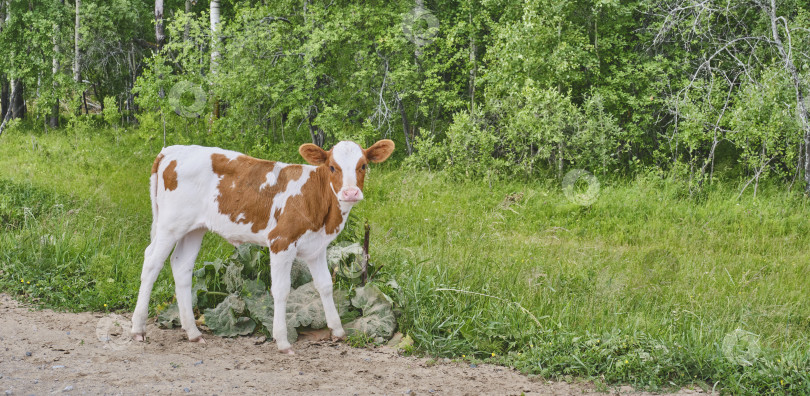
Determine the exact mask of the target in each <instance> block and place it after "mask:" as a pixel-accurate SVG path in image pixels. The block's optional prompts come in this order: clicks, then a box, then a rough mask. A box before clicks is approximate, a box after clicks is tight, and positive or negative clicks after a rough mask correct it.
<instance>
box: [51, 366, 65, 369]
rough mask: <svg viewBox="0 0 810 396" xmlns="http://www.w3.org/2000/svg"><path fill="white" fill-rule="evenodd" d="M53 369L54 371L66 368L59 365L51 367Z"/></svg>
mask: <svg viewBox="0 0 810 396" xmlns="http://www.w3.org/2000/svg"><path fill="white" fill-rule="evenodd" d="M51 368H52V369H60V368H65V366H62V365H58V366H51Z"/></svg>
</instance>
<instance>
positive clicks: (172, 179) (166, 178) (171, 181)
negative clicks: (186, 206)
mask: <svg viewBox="0 0 810 396" xmlns="http://www.w3.org/2000/svg"><path fill="white" fill-rule="evenodd" d="M175 168H177V160H173V161H172V162H169V165H168V166H167V167H166V169H164V170H163V185H164V186H165V187H166V189H167V190H169V191H174V189H176V188H177V171H176V170H175Z"/></svg>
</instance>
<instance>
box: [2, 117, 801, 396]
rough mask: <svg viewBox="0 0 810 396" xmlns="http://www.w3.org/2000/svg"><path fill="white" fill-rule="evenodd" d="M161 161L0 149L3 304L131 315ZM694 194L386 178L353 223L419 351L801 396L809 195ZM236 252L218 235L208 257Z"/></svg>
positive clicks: (606, 376)
mask: <svg viewBox="0 0 810 396" xmlns="http://www.w3.org/2000/svg"><path fill="white" fill-rule="evenodd" d="M32 142H34V144H33V145H32ZM159 146H160V144H159V143H157V142H155V141H150V140H143V139H141V138H139V137H137V136H134V135H131V134H130V135H126V134H121V136H119V137H118V138H112V137H111V136H110V134H103V133H102V134H99V135H96V136H93V137H89V136H86V135H79V134H71V133H67V134H55V135H32V134H29V133H24V132H11V133H8V134H7V135H4V136H3V137H2V139H0V180H2V181H0V218H2V219H3V222H4V224H3V228H2V235H0V252H2V255H0V271H2V273H1V274H0V285H2V286H3V289H4V290H11V291H14V292H16V293H21V294H24V295H25V296H27V297H29V298H31V299H34V300H35V301H39V302H40V303H42V304H43V305H46V306H52V307H56V308H64V309H73V310H78V309H93V310H103V309H125V310H129V309H131V308H132V306H133V305H134V302H135V301H134V299H135V298H136V295H137V287H138V283H139V279H138V278H139V274H140V266H141V261H142V251H143V249H144V248H145V247H146V244H147V243H148V234H149V222H150V221H151V218H150V217H151V216H150V209H149V198H148V188H147V186H148V175H149V174H148V170H149V166H150V164H151V161H152V159H153V158H154V155H155V154H156V153H157V152H158V151H159V149H160V147H159ZM229 148H234V149H238V150H243V149H244V148H239V147H229ZM252 154H254V155H258V156H262V157H269V155H265V154H262V153H261V150H260V149H253V152H252ZM283 159H284V160H287V161H289V160H291V158H289V156H288V157H285V158H283ZM724 183H726V184H724ZM683 191H684V189H683V187H682V186H680V185H678V183H677V182H673V181H668V180H662V179H660V178H656V177H638V178H636V179H633V180H625V181H621V180H619V181H615V180H602V189H601V194H600V196H599V198H598V199H597V200H596V202H595V203H594V204H593V205H591V206H589V207H582V206H578V205H575V204H573V203H571V202H569V201H568V200H567V199H566V198H565V197H564V195H563V194H562V191H561V188H560V186H559V181H558V180H555V179H549V180H537V181H531V182H518V181H502V182H494V181H493V182H492V184H491V185H490V184H489V183H488V182H457V181H449V180H447V179H446V178H444V177H443V176H441V175H440V174H435V173H428V172H417V171H412V170H407V169H401V168H400V167H399V166H398V165H397V164H395V163H391V164H384V165H383V166H378V167H376V168H375V169H373V170H372V173H371V174H370V175H369V177H368V178H367V184H366V198H367V199H366V201H365V202H363V203H361V204H360V205H358V206H357V207H356V208H355V211H354V213H356V214H357V215H358V217H359V218H361V219H362V218H366V219H368V220H369V222H370V223H371V225H372V227H373V228H372V238H371V240H372V244H371V253H372V257H373V258H374V260H375V262H377V263H378V264H380V263H381V264H384V270H385V271H388V272H389V273H390V275H391V276H392V277H393V278H394V279H395V280H396V283H397V284H398V287H396V288H394V289H393V290H394V298H395V299H396V301H397V302H398V304H399V305H400V309H401V312H402V316H401V317H400V327H401V330H402V331H403V332H406V333H408V334H409V335H410V336H411V337H412V338H413V339H414V340H415V341H416V346H417V347H418V349H419V350H421V351H423V352H426V353H430V354H434V355H439V356H453V357H459V356H462V355H464V356H467V357H468V358H475V359H484V358H486V359H491V360H493V361H496V362H500V363H504V364H507V365H510V366H514V367H517V368H519V369H520V370H522V371H524V372H527V373H533V374H540V375H543V376H546V377H557V378H570V377H572V376H573V377H586V378H593V379H596V380H598V381H604V382H609V383H611V382H626V383H632V384H634V385H637V386H641V387H646V388H650V389H661V388H667V387H671V386H675V385H678V386H680V385H685V384H686V385H688V384H693V385H696V386H702V387H705V388H707V389H711V388H715V389H718V390H722V391H724V392H726V393H732V394H802V393H810V374H808V369H809V368H810V364H808V363H810V349H809V348H808V341H810V335H809V334H810V333H809V332H808V330H810V306H808V304H807V303H806V301H807V299H806V293H807V291H808V288H807V269H808V263H807V259H806V254H805V252H806V251H807V246H810V233H809V232H808V231H810V225H809V224H808V222H807V219H808V218H809V217H810V207H808V203H807V199H806V198H804V197H802V196H801V195H798V194H795V193H788V192H786V191H785V188H784V187H782V186H768V185H765V186H760V190H759V192H758V195H757V198H756V199H754V198H752V197H751V196H750V195H744V196H743V198H742V199H740V200H737V199H736V196H737V191H738V186H737V184H736V183H729V182H722V181H720V182H717V183H716V184H715V185H714V186H712V187H711V188H709V189H708V190H707V191H706V192H705V193H703V194H702V195H701V196H700V197H699V198H689V197H686V196H684V194H683ZM20 207H26V208H29V209H23V210H21V209H20ZM4 216H5V217H4ZM6 219H11V220H6ZM229 252H230V247H229V246H228V245H227V244H226V243H224V242H222V241H221V239H219V238H218V237H214V236H209V237H206V241H205V244H204V246H203V251H202V255H201V258H200V259H199V260H198V261H199V262H202V261H204V260H209V259H212V258H214V257H225V256H226V255H228V254H229ZM167 267H168V266H167ZM170 278H171V274H170V270H169V269H164V271H163V273H162V274H161V276H160V278H159V280H158V282H157V284H156V287H155V290H156V294H155V295H154V299H155V301H165V300H167V299H170V298H171V295H172V293H173V286H172V283H171V279H170ZM21 281H22V282H21ZM29 281H31V283H30V284H28V282H29ZM104 304H107V306H106V307H105V306H104ZM538 322H539V323H538Z"/></svg>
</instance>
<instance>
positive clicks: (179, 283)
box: [171, 229, 206, 343]
mask: <svg viewBox="0 0 810 396" xmlns="http://www.w3.org/2000/svg"><path fill="white" fill-rule="evenodd" d="M205 231H206V230H205V229H199V230H194V231H191V232H189V233H188V234H186V235H185V236H184V237H182V238H180V241H178V242H177V246H176V247H175V248H174V253H172V256H171V263H172V274H173V275H174V288H175V294H176V295H177V307H178V308H179V309H180V324H181V325H182V326H183V330H185V331H186V335H188V340H189V341H191V342H200V343H205V340H204V339H203V338H202V333H200V330H199V329H198V328H197V324H196V323H194V310H193V307H192V305H191V275H192V272H193V271H194V261H195V260H197V254H198V253H199V252H200V246H201V245H202V240H203V236H204V235H205Z"/></svg>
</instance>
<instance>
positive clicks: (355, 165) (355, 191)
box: [298, 139, 394, 204]
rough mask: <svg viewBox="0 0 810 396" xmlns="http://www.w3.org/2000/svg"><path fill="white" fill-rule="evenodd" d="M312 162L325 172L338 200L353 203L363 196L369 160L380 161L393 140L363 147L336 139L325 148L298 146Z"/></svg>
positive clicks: (308, 145)
mask: <svg viewBox="0 0 810 396" xmlns="http://www.w3.org/2000/svg"><path fill="white" fill-rule="evenodd" d="M298 152H299V153H301V156H302V157H304V159H305V160H306V161H307V162H309V163H310V164H312V165H316V166H319V167H322V168H324V169H325V170H326V172H327V174H328V175H329V184H330V187H331V189H332V193H334V194H335V196H336V197H337V199H338V201H339V202H341V203H348V204H354V203H356V202H359V201H360V200H362V199H363V181H364V180H365V177H366V171H368V164H369V162H374V163H379V162H383V161H385V160H386V159H388V157H389V156H390V155H391V153H393V152H394V142H392V141H390V140H388V139H385V140H380V141H379V142H377V143H374V144H373V145H372V146H371V147H369V148H367V149H363V148H362V147H360V145H359V144H357V143H354V142H346V141H343V142H339V143H338V144H336V145H335V146H334V147H332V149H331V150H329V151H324V150H323V149H322V148H320V147H318V146H316V145H314V144H311V143H307V144H303V145H301V147H299V148H298Z"/></svg>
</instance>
